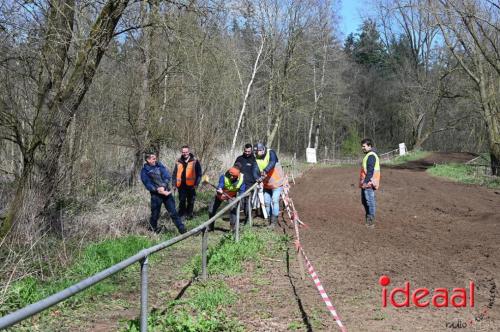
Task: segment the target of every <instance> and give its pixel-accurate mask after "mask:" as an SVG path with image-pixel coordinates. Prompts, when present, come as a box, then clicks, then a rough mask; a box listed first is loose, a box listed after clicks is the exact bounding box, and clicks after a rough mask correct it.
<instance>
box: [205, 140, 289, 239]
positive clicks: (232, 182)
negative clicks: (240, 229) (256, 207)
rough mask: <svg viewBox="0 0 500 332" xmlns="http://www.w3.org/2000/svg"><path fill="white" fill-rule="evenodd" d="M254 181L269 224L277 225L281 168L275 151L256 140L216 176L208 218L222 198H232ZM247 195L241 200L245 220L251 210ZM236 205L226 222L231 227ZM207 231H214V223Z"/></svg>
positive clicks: (233, 223)
mask: <svg viewBox="0 0 500 332" xmlns="http://www.w3.org/2000/svg"><path fill="white" fill-rule="evenodd" d="M256 182H258V183H259V185H261V186H262V189H263V193H264V204H265V208H266V211H267V215H268V216H269V218H268V223H269V226H270V227H274V226H276V224H277V222H278V216H279V212H280V206H279V199H280V195H281V191H282V189H283V184H284V175H283V169H282V168H281V165H280V164H279V160H278V156H277V155H276V152H274V150H272V149H269V148H267V147H266V146H265V145H264V144H262V143H258V144H256V145H255V147H252V145H251V144H245V147H244V149H243V154H242V155H241V156H239V157H238V158H236V161H235V162H234V165H233V166H232V167H231V168H229V169H228V170H227V171H226V172H225V173H224V174H222V175H221V176H220V178H219V183H218V185H217V194H216V196H215V197H214V201H213V203H212V204H211V206H210V208H209V217H210V218H212V217H213V216H215V214H216V213H217V209H218V208H219V206H220V205H221V203H222V202H223V201H226V200H231V199H233V198H234V197H236V196H238V195H239V194H242V193H243V192H245V191H246V190H247V189H249V188H250V187H252V186H253V185H254V184H255V183H256ZM249 199H251V197H250V196H247V197H245V198H244V199H243V200H242V203H243V206H244V211H245V220H244V223H247V221H248V218H249V215H250V213H252V211H251V210H249V209H248V206H249V205H248V201H247V200H249ZM237 213H239V211H238V207H237V206H235V207H234V208H233V209H231V213H230V219H229V224H230V227H231V229H234V226H235V224H236V215H237ZM210 225H211V226H210V228H209V230H213V229H214V227H215V223H212V224H210Z"/></svg>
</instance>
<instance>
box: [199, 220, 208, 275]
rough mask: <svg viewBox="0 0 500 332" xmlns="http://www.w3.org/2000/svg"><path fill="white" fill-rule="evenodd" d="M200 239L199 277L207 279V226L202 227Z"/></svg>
mask: <svg viewBox="0 0 500 332" xmlns="http://www.w3.org/2000/svg"><path fill="white" fill-rule="evenodd" d="M202 232H203V233H202V234H203V237H202V239H201V278H202V279H203V280H207V275H208V273H207V248H208V228H204V229H203V231H202Z"/></svg>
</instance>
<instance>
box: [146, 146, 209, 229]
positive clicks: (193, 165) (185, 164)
mask: <svg viewBox="0 0 500 332" xmlns="http://www.w3.org/2000/svg"><path fill="white" fill-rule="evenodd" d="M144 159H145V161H146V162H145V163H144V166H143V167H142V170H141V180H142V183H143V184H144V186H145V187H146V189H147V190H148V191H149V193H150V194H151V217H150V219H149V229H150V230H151V231H153V232H155V233H159V232H160V231H161V229H160V227H158V219H159V218H160V211H161V206H162V204H163V205H165V208H166V209H167V211H168V213H169V215H170V218H172V221H173V222H174V224H175V226H176V227H177V229H178V231H179V233H181V234H183V233H185V232H186V226H185V225H184V222H183V219H191V218H193V209H194V201H195V197H196V188H197V187H198V185H199V184H200V181H201V174H202V171H201V164H200V162H199V160H198V159H196V158H195V157H194V155H193V154H192V153H191V152H190V149H189V146H187V145H185V146H183V147H182V148H181V156H180V157H179V159H177V160H176V162H175V166H174V170H173V176H171V175H170V173H169V172H168V169H167V168H166V167H165V165H163V164H162V163H161V162H160V161H158V160H157V157H156V154H154V153H146V154H145V155H144ZM173 191H178V197H179V209H178V211H177V209H176V208H175V199H174V197H173V195H172V192H173Z"/></svg>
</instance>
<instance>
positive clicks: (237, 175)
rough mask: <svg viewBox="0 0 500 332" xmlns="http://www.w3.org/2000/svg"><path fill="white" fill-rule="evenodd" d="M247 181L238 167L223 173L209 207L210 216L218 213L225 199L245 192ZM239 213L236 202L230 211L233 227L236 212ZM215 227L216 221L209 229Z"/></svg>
mask: <svg viewBox="0 0 500 332" xmlns="http://www.w3.org/2000/svg"><path fill="white" fill-rule="evenodd" d="M245 188H246V186H245V181H244V175H243V174H242V173H241V172H240V170H239V169H238V168H237V167H234V166H233V167H231V168H230V169H228V170H227V172H226V173H224V174H222V175H221V176H220V178H219V184H218V186H217V194H216V195H215V197H214V201H213V203H212V204H211V206H210V207H209V209H208V216H209V218H212V217H213V216H215V214H216V213H217V210H218V209H219V206H220V205H221V204H222V202H224V201H228V200H232V199H233V198H235V197H236V196H237V195H238V194H242V193H244V192H245V190H246V189H245ZM237 213H239V211H238V205H237V204H236V205H235V206H234V207H233V208H232V209H231V213H230V219H229V223H230V225H231V229H234V226H235V224H236V214H237ZM214 229H215V221H214V222H213V223H211V224H210V226H209V228H208V230H209V231H213V230H214Z"/></svg>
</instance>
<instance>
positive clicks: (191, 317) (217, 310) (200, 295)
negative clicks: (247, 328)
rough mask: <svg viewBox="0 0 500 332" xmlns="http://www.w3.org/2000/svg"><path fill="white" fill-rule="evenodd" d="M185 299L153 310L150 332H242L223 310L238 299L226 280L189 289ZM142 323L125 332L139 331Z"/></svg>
mask: <svg viewBox="0 0 500 332" xmlns="http://www.w3.org/2000/svg"><path fill="white" fill-rule="evenodd" d="M185 297H186V299H182V300H174V301H170V302H168V303H167V304H166V307H167V308H166V310H165V311H163V312H161V311H153V312H152V313H151V314H150V315H149V317H148V331H207V332H210V331H236V332H237V331H243V327H242V326H241V325H240V324H239V323H238V322H237V321H236V320H235V319H233V318H231V317H228V316H227V315H226V314H225V313H224V312H223V311H222V310H221V309H222V308H223V307H224V306H228V305H231V304H233V303H234V302H235V301H236V299H237V296H236V294H235V293H234V291H232V290H231V289H230V288H229V287H228V286H226V285H225V284H224V282H223V281H220V280H215V281H206V282H200V283H197V284H195V285H194V286H192V287H190V288H189V289H188V290H187V292H186V294H185ZM139 323H140V322H139V320H138V319H136V320H133V321H130V322H128V324H127V326H125V327H124V328H123V329H122V331H128V332H133V331H139Z"/></svg>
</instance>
